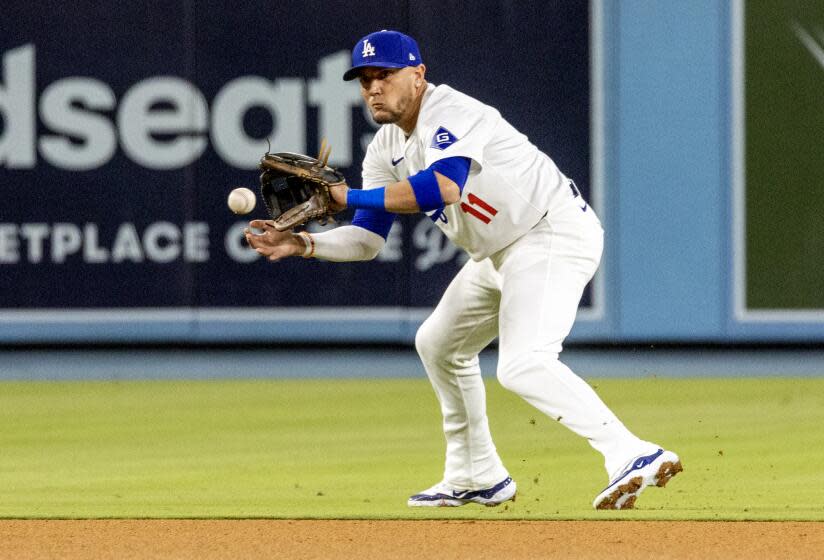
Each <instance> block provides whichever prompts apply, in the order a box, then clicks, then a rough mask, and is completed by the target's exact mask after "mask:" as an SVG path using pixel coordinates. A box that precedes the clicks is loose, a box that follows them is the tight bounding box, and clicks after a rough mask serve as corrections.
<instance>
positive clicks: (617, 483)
mask: <svg viewBox="0 0 824 560" xmlns="http://www.w3.org/2000/svg"><path fill="white" fill-rule="evenodd" d="M682 470H684V468H683V467H682V466H681V460H680V459H679V458H678V455H676V454H675V453H673V452H672V451H664V450H663V449H659V450H658V451H656V452H655V453H653V454H652V455H643V456H641V457H636V458H635V459H633V460H632V461H631V462H630V463H629V464H628V465H627V466H626V468H624V470H623V471H622V472H621V474H619V475H618V476H617V477H615V478H614V479H613V480H612V482H610V484H609V486H607V487H606V488H604V489H603V490H602V491H601V493H600V494H598V496H597V497H596V498H595V501H594V502H592V506H593V507H594V508H595V509H632V508H633V507H634V506H635V500H636V499H637V498H638V496H639V495H641V492H643V491H644V488H646V487H647V486H660V487H662V488H663V487H664V486H666V484H667V482H669V480H670V479H671V478H672V477H674V476H675V475H676V474H678V473H680V472H681V471H682Z"/></svg>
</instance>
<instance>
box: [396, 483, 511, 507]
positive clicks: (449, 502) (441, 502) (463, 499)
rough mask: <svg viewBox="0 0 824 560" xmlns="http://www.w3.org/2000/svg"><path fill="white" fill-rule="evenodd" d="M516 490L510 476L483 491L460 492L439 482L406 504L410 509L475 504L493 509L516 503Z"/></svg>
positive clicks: (411, 498)
mask: <svg viewBox="0 0 824 560" xmlns="http://www.w3.org/2000/svg"><path fill="white" fill-rule="evenodd" d="M515 490H516V486H515V481H514V480H512V477H509V476H508V477H506V478H505V479H503V480H502V481H500V482H499V483H498V484H495V485H494V486H490V487H489V488H484V489H481V490H458V489H456V488H452V487H451V486H447V485H446V484H444V483H443V482H439V483H437V484H436V485H435V486H433V487H432V488H429V489H427V490H424V491H423V492H421V493H420V494H415V495H414V496H410V497H409V501H408V502H406V504H407V505H408V506H410V507H420V506H428V507H454V506H462V505H464V504H468V503H469V502H475V503H477V504H483V505H485V506H490V507H492V506H497V505H498V504H502V503H503V502H506V501H508V500H513V501H514V500H515Z"/></svg>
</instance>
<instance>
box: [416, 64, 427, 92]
mask: <svg viewBox="0 0 824 560" xmlns="http://www.w3.org/2000/svg"><path fill="white" fill-rule="evenodd" d="M425 76H426V66H424V65H423V64H419V65H418V67H417V68H415V87H421V85H423V80H424V77H425Z"/></svg>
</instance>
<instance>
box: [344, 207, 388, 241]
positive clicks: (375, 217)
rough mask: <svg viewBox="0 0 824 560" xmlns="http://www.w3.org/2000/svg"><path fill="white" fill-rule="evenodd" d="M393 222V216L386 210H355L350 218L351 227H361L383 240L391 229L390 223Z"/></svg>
mask: <svg viewBox="0 0 824 560" xmlns="http://www.w3.org/2000/svg"><path fill="white" fill-rule="evenodd" d="M394 221H395V214H393V213H392V212H387V211H386V210H376V209H372V208H369V209H359V210H355V217H354V218H352V225H353V226H358V227H362V228H363V229H366V230H369V231H371V232H372V233H377V234H378V235H380V236H381V237H383V238H384V239H386V238H387V236H388V235H389V230H390V229H392V222H394Z"/></svg>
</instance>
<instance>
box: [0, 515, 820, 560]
mask: <svg viewBox="0 0 824 560" xmlns="http://www.w3.org/2000/svg"><path fill="white" fill-rule="evenodd" d="M822 550H824V523H818V522H781V523H778V522H775V523H771V522H701V521H695V522H669V521H652V522H643V521H312V520H294V521H276V520H128V519H127V520H77V521H75V520H48V521H43V520H8V521H0V558H3V559H6V558H14V559H16V560H21V559H28V558H61V559H67V560H71V559H76V558H117V559H123V560H126V559H134V558H141V559H142V558H180V559H188V558H198V559H203V560H205V559H212V558H305V559H328V558H336V559H337V558H358V559H366V558H380V559H396V558H415V559H416V560H420V559H421V558H455V559H459V558H471V559H476V558H477V559H485V558H490V559H491V558H494V559H495V560H501V559H502V558H506V559H508V560H509V559H511V560H515V559H527V558H529V559H532V558H575V559H585V558H598V559H600V560H603V559H604V558H633V559H634V560H637V559H638V558H678V559H684V558H701V559H705V558H725V559H726V558H732V559H736V558H759V559H762V558H794V559H796V558H821V557H822V554H824V553H822Z"/></svg>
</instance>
